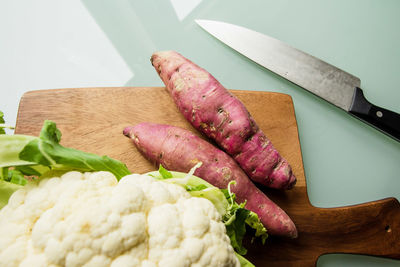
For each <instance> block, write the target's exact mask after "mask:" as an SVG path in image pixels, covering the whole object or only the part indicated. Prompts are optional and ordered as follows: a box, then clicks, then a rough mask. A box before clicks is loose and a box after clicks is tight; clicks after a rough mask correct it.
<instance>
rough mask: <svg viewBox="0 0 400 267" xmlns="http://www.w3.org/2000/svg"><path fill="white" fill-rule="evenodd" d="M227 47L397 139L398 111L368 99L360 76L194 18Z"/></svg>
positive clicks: (251, 33) (237, 30) (238, 30)
mask: <svg viewBox="0 0 400 267" xmlns="http://www.w3.org/2000/svg"><path fill="white" fill-rule="evenodd" d="M196 22H197V24H199V25H200V26H201V27H202V28H203V29H205V30H206V31H207V32H209V33H210V34H211V35H213V36H214V37H216V38H217V39H218V40H220V41H221V42H223V43H225V44H226V45H228V46H229V47H231V48H233V49H234V50H236V51H238V52H239V53H241V54H243V55H244V56H246V57H248V58H249V59H251V60H253V61H254V62H256V63H258V64H260V65H261V66H263V67H265V68H267V69H269V70H271V71H273V72H275V73H276V74H278V75H280V76H282V77H283V78H285V79H287V80H289V81H291V82H293V83H294V84H297V85H298V86H300V87H302V88H304V89H306V90H308V91H310V92H311V93H313V94H315V95H317V96H319V97H321V98H323V99H325V100H326V101H328V102H330V103H332V104H334V105H335V106H337V107H339V108H341V109H343V110H345V111H346V112H348V113H349V114H351V115H353V116H355V117H357V118H358V119H361V120H362V121H364V122H366V123H368V124H370V125H371V126H373V127H375V128H376V129H378V130H380V131H382V132H383V133H385V134H387V135H389V136H391V137H392V138H394V139H395V140H397V141H400V115H399V114H398V113H396V112H393V111H390V110H387V109H384V108H381V107H378V106H376V105H373V104H372V103H370V102H369V101H368V100H367V99H366V98H365V97H364V94H363V91H362V90H361V89H360V83H361V82H360V79H359V78H357V77H355V76H353V75H352V74H350V73H347V72H345V71H343V70H341V69H339V68H337V67H335V66H332V65H330V64H328V63H326V62H324V61H322V60H320V59H318V58H316V57H314V56H311V55H309V54H307V53H305V52H302V51H300V50H298V49H296V48H293V47H291V46H289V45H287V44H285V43H283V42H281V41H279V40H277V39H275V38H272V37H269V36H267V35H264V34H261V33H259V32H256V31H253V30H249V29H247V28H244V27H241V26H237V25H233V24H229V23H225V22H219V21H212V20H196Z"/></svg>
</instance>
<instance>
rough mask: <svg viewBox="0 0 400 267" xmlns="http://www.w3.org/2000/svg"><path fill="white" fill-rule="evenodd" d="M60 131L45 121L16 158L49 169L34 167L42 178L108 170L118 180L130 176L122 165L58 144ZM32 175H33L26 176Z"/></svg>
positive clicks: (109, 159) (115, 161) (113, 160)
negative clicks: (45, 175)
mask: <svg viewBox="0 0 400 267" xmlns="http://www.w3.org/2000/svg"><path fill="white" fill-rule="evenodd" d="M60 141H61V132H60V130H58V129H57V127H56V124H55V123H54V122H52V121H48V120H47V121H45V122H44V125H43V128H42V131H41V132H40V135H39V138H35V139H33V140H31V141H30V142H29V143H28V144H27V145H26V146H25V147H24V148H23V149H22V151H21V152H20V153H19V159H21V160H24V161H28V162H34V163H35V164H36V165H41V166H45V167H48V169H46V168H44V169H43V168H41V169H40V168H34V166H33V169H34V171H37V172H40V173H41V175H43V174H46V172H50V171H51V172H55V171H56V172H57V171H58V172H66V171H71V170H76V171H82V172H83V171H109V172H111V173H113V174H114V175H115V176H116V177H117V179H118V180H119V179H121V178H122V177H124V176H125V175H128V174H130V171H129V170H128V168H127V167H126V166H125V164H123V163H122V162H120V161H118V160H115V159H112V158H109V157H107V156H98V155H96V154H92V153H87V152H83V151H80V150H76V149H72V148H67V147H63V146H62V145H60ZM27 174H31V175H34V173H27Z"/></svg>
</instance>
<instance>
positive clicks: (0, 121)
mask: <svg viewBox="0 0 400 267" xmlns="http://www.w3.org/2000/svg"><path fill="white" fill-rule="evenodd" d="M4 123H5V121H4V113H3V112H2V111H0V134H5V133H6V131H5V130H4V126H2V125H3V124H4Z"/></svg>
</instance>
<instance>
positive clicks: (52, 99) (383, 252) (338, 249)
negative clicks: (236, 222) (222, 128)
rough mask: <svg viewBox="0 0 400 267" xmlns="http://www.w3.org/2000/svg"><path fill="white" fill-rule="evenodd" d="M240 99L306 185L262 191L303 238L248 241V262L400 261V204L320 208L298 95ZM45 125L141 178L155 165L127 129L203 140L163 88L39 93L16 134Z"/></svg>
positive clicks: (31, 95) (29, 101)
mask: <svg viewBox="0 0 400 267" xmlns="http://www.w3.org/2000/svg"><path fill="white" fill-rule="evenodd" d="M232 93H233V94H235V95H236V96H237V97H238V98H239V99H240V100H242V102H243V103H244V104H245V105H246V107H247V108H248V110H249V111H250V113H251V114H252V116H253V117H254V119H255V120H256V122H257V123H258V125H259V126H260V128H261V129H262V130H263V131H264V132H265V133H266V134H267V136H268V138H270V139H271V140H272V142H273V143H274V145H275V147H276V148H277V149H278V150H279V151H280V153H281V154H282V155H283V156H284V157H285V158H286V159H287V160H288V161H289V163H290V164H291V165H292V168H293V171H294V173H295V175H296V177H297V179H298V182H297V184H296V186H295V188H294V189H292V190H290V191H285V192H281V191H277V190H272V189H266V188H264V187H260V188H261V189H262V190H263V191H264V192H265V193H266V194H267V195H268V196H269V197H270V198H271V199H273V200H274V201H275V202H276V203H277V204H279V205H280V206H281V207H282V208H283V209H284V210H285V211H286V212H287V213H288V214H289V216H290V217H291V218H292V219H293V221H294V222H295V224H296V225H297V228H298V230H299V237H298V238H297V239H294V240H289V239H285V238H278V237H273V236H271V237H270V238H269V239H268V241H267V244H265V245H262V244H260V243H258V242H257V241H256V242H254V243H250V242H248V241H247V247H248V249H249V253H248V256H247V258H249V259H250V260H251V261H252V262H253V263H255V264H256V266H314V265H315V264H316V261H317V259H318V257H319V256H320V255H323V254H327V253H356V254H366V255H375V256H381V257H390V258H395V259H400V234H399V231H400V204H399V202H398V201H397V200H396V199H394V198H388V199H384V200H380V201H374V202H369V203H365V204H361V205H356V206H348V207H339V208H329V209H323V208H317V207H314V206H312V205H311V204H310V202H309V200H308V196H307V188H306V180H305V175H304V168H303V161H302V156H301V149H300V143H299V138H298V130H297V123H296V117H295V112H294V107H293V103H292V99H291V97H290V96H288V95H284V94H279V93H269V92H253V91H239V90H232ZM45 119H49V120H53V121H55V122H56V123H57V126H58V128H59V129H60V130H61V132H62V133H63V136H62V139H61V144H62V145H64V146H68V147H73V148H76V149H80V150H84V151H87V152H92V153H96V154H100V155H108V156H110V157H113V158H116V159H118V160H121V161H123V162H124V163H126V165H127V166H128V168H129V169H130V170H131V171H132V172H135V173H143V172H147V171H151V170H154V169H155V167H154V166H152V165H151V164H150V163H149V162H147V161H146V160H145V159H144V158H143V157H142V156H141V154H140V153H139V152H138V151H137V150H136V148H135V147H134V145H133V144H132V143H131V141H130V140H129V139H128V138H126V137H124V136H123V134H122V130H123V129H124V127H125V126H128V125H134V124H136V123H139V122H143V121H149V122H155V123H164V124H171V125H175V126H180V127H183V128H186V129H189V130H192V131H193V132H195V133H196V134H197V135H199V136H201V135H200V134H199V133H198V132H197V131H196V130H195V129H194V128H193V127H192V126H191V125H190V124H189V123H188V122H187V121H186V120H185V119H184V117H183V116H182V115H181V114H180V113H179V111H178V109H177V108H176V106H175V104H174V103H173V101H172V99H171V98H170V96H169V95H168V93H167V92H166V90H165V89H164V88H161V87H142V88H132V87H123V88H74V89H56V90H41V91H31V92H28V93H26V94H24V95H23V97H22V98H21V102H20V107H19V111H18V118H17V125H16V130H15V132H16V133H18V134H30V135H38V134H39V132H40V129H41V127H42V124H43V121H44V120H45ZM203 138H204V137H203Z"/></svg>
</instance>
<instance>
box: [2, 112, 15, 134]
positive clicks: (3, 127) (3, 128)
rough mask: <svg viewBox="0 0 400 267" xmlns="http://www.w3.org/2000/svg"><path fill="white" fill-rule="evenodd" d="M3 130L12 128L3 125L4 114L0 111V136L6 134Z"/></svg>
mask: <svg viewBox="0 0 400 267" xmlns="http://www.w3.org/2000/svg"><path fill="white" fill-rule="evenodd" d="M5 128H9V129H14V127H12V126H10V125H6V124H5V120H4V113H3V112H2V111H0V134H6V131H5Z"/></svg>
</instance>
